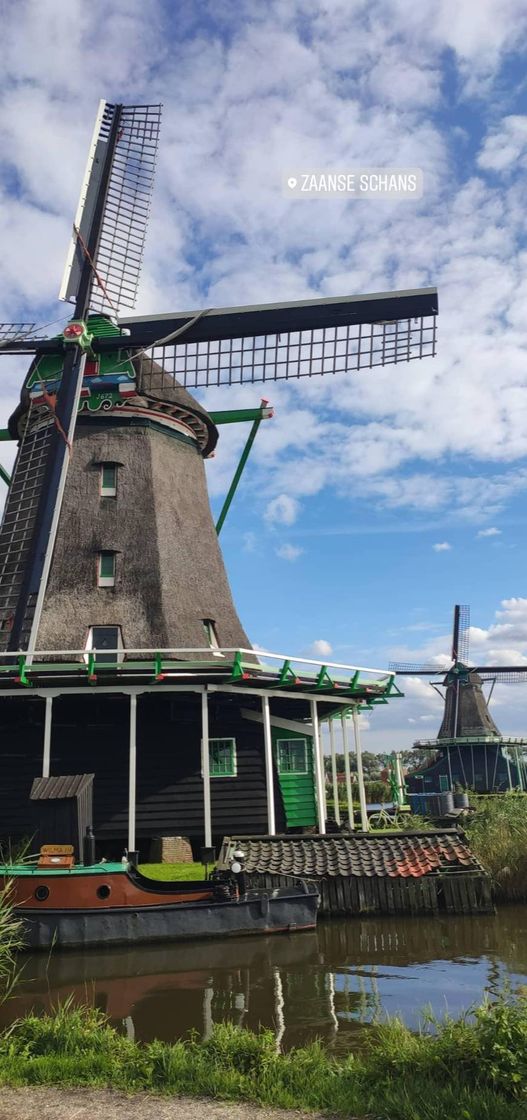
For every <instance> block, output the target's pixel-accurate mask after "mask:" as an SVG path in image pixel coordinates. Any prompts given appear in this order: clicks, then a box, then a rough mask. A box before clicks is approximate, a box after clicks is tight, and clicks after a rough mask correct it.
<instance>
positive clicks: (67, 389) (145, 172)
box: [0, 101, 160, 650]
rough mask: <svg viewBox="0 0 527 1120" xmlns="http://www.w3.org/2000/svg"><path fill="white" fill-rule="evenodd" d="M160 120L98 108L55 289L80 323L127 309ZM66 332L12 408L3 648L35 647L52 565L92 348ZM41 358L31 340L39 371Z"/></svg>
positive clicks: (2, 557) (2, 550) (0, 552)
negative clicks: (38, 385)
mask: <svg viewBox="0 0 527 1120" xmlns="http://www.w3.org/2000/svg"><path fill="white" fill-rule="evenodd" d="M159 119H160V106H158V105H155V106H142V107H138V106H127V107H125V106H122V105H110V104H109V103H107V102H104V101H103V102H101V104H100V106H99V112H98V115H97V120H96V124H95V132H94V136H93V139H92V144H91V148H90V153H89V158H88V166H87V170H86V175H85V178H84V182H83V186H82V190H81V199H80V203H79V208H78V211H77V215H76V219H75V223H74V233H73V240H72V245H71V247H70V251H69V254H68V261H67V265H66V272H65V276H64V280H63V284H62V288H61V297H62V298H63V299H65V300H73V301H74V302H75V318H76V319H77V320H84V319H85V318H86V316H87V313H88V310H89V309H90V307H97V308H104V309H105V310H106V311H113V313H114V314H115V315H116V314H117V309H118V307H119V306H120V305H122V306H128V307H131V306H133V303H134V300H135V295H136V290H137V284H138V279H139V271H140V266H141V258H142V251H143V243H144V238H145V231H146V222H147V217H148V209H149V204H150V194H151V190H152V183H153V174H154V168H155V156H156V151H157V141H158V136H159ZM76 332H78V333H77V334H76ZM80 336H82V338H81V337H80ZM64 338H66V339H67V341H68V343H69V347H68V348H67V349H66V351H64V339H60V340H59V342H57V343H53V344H52V345H55V352H56V354H59V355H60V354H61V353H62V354H63V357H62V358H59V360H58V368H57V369H56V372H55V383H54V390H53V392H50V386H49V384H46V378H45V376H44V375H42V376H43V384H42V402H41V404H40V405H39V407H38V408H36V409H35V408H34V407H33V404H32V401H31V397H30V393H29V392H28V383H27V382H26V385H25V386H24V389H23V391H22V399H21V403H20V406H19V409H18V410H17V413H18V415H17V417H16V422H17V423H18V426H19V433H20V428H21V430H22V433H23V441H22V444H21V447H20V451H19V456H18V459H17V462H16V465H15V471H14V476H13V481H12V486H11V490H10V493H9V496H8V501H7V503H6V507H5V511H4V517H3V520H2V525H1V526H0V649H4V650H5V649H29V650H31V649H32V648H34V645H35V641H36V636H37V633H38V627H39V622H40V615H41V612H42V607H43V603H44V596H45V592H46V587H47V581H48V576H49V572H50V567H51V560H52V555H53V549H54V545H55V538H56V533H57V529H58V523H59V517H60V512H61V506H62V499H63V495H64V489H65V485H66V476H67V472H68V466H69V459H70V454H71V448H72V444H73V438H74V433H75V424H76V417H77V410H78V406H79V401H80V397H81V391H82V384H83V373H84V367H85V362H86V348H87V345H88V338H87V337H86V338H85V337H84V329H83V328H82V327H81V326H79V327H77V326H74V327H73V335H72V337H71V338H68V337H67V331H66V333H65V336H64ZM15 342H16V339H15ZM4 348H5V349H7V347H4ZM43 358H44V351H43V350H42V351H41V352H40V353H39V348H38V346H37V358H36V363H35V365H36V368H37V369H38V368H39V364H40V363H41V362H42V360H43ZM33 369H34V367H32V370H33ZM30 378H31V371H30V374H29V376H28V380H29V379H30ZM13 421H15V418H12V422H13Z"/></svg>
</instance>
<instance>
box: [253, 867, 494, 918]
mask: <svg viewBox="0 0 527 1120" xmlns="http://www.w3.org/2000/svg"><path fill="white" fill-rule="evenodd" d="M312 878H313V881H314V882H316V883H317V886H318V889H319V891H320V914H321V916H323V917H331V916H336V915H343V914H352V915H353V914H354V915H359V914H438V913H439V912H442V913H445V911H446V913H449V914H481V913H483V914H486V913H493V910H494V907H493V904H492V898H491V890H490V882H489V880H488V878H487V876H485V875H481V874H480V873H478V872H476V873H467V874H464V873H462V872H460V873H459V874H451V873H450V874H447V875H444V876H441V875H424V876H423V877H422V878H420V879H414V878H402V877H401V878H391V877H390V876H376V875H375V876H371V877H369V876H366V875H364V876H362V877H360V876H355V875H350V876H348V877H346V876H343V875H327V876H325V877H324V878H320V879H319V878H314V877H312ZM249 879H250V882H251V885H252V886H259V887H267V888H269V889H270V888H274V887H279V886H284V885H286V884H292V883H294V882H295V881H296V880H295V879H294V878H292V877H291V876H287V875H269V874H258V873H256V872H253V873H251V875H250V876H249Z"/></svg>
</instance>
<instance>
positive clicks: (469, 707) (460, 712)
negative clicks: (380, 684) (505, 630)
mask: <svg viewBox="0 0 527 1120" xmlns="http://www.w3.org/2000/svg"><path fill="white" fill-rule="evenodd" d="M469 660H470V608H469V607H468V606H462V605H456V607H455V608H454V628H453V634H452V665H451V666H450V668H449V669H447V670H446V671H445V670H444V669H440V668H438V666H437V665H432V664H426V665H416V664H413V663H410V662H392V664H391V665H390V668H391V669H394V670H395V671H396V673H397V674H398V675H399V676H405V677H442V678H443V679H442V681H441V682H440V683H439V682H437V681H432V682H431V683H432V685H433V687H434V688H435V689H436V691H437V692H438V693H439V695H440V696H441V697H442V699H443V700H444V704H445V708H444V714H443V720H442V723H441V727H440V728H439V731H438V734H437V739H432V740H418V741H417V742H416V743H415V746H416V748H421V749H423V748H430V749H435V750H436V751H438V752H439V755H440V757H439V759H438V760H437V761H436V762H435V763H432V765H431V766H429V767H428V768H426V769H425V770H424V771H423V783H425V784H426V786H430V792H432V784H433V786H434V789H438V790H439V789H443V788H444V789H452V788H453V786H454V785H455V784H460V785H462V786H463V788H465V789H467V788H471V789H478V790H481V791H491V790H496V789H506V788H509V789H510V788H512V787H513V786H514V787H516V786H519V787H520V788H527V774H526V772H525V766H524V763H523V757H522V754H523V749H524V747H525V746H527V740H525V739H517V738H506V737H504V736H502V735H501V732H500V731H499V730H498V728H497V727H496V724H495V723H494V720H493V719H492V716H491V715H490V712H489V708H488V704H489V701H490V698H491V696H492V692H493V690H494V685H495V684H496V683H497V682H500V683H502V684H516V683H522V682H525V681H527V666H521V665H470V664H469ZM487 683H490V685H491V687H490V692H489V695H488V697H487V698H485V695H484V692H483V685H484V684H487ZM416 783H417V780H416V778H412V777H411V775H410V776H409V778H408V785H409V787H410V788H413V787H416ZM447 783H448V784H447ZM419 788H422V787H419ZM415 791H416V792H418V789H417V788H416V790H415Z"/></svg>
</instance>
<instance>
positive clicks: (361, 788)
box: [352, 704, 370, 832]
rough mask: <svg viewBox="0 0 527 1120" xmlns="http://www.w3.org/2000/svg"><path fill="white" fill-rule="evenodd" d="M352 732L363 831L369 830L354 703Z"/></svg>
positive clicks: (357, 715)
mask: <svg viewBox="0 0 527 1120" xmlns="http://www.w3.org/2000/svg"><path fill="white" fill-rule="evenodd" d="M352 714H353V733H354V736H355V753H356V755H357V779H358V783H359V800H360V820H361V826H362V831H363V832H368V831H369V827H370V825H369V821H368V810H367V808H366V790H365V788H364V772H363V769H362V751H361V742H360V729H359V713H358V711H357V706H356V704H354V705H353V709H352Z"/></svg>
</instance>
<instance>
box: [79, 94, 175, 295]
mask: <svg viewBox="0 0 527 1120" xmlns="http://www.w3.org/2000/svg"><path fill="white" fill-rule="evenodd" d="M116 120H117V123H118V130H117V135H116V142H115V148H114V153H113V159H112V168H111V172H110V177H109V180H108V184H107V187H106V199H105V204H104V211H103V213H102V215H98V214H97V199H98V192H99V189H100V185H101V177H102V173H103V167H104V158H105V155H106V150H107V148H108V145H109V143H110V141H111V132H112V127H113V126H114V122H116ZM160 120H161V106H160V105H129V106H124V105H117V106H116V105H110V104H109V103H108V102H106V101H101V103H100V106H99V111H98V114H97V120H96V122H95V130H94V134H93V138H92V142H91V146H90V153H89V157H88V164H87V167H86V172H85V176H84V180H83V184H82V188H81V194H80V199H79V206H78V209H77V214H76V216H75V222H74V228H73V234H72V240H71V245H70V249H69V253H68V257H67V261H66V269H65V272H64V277H63V280H62V286H61V289H60V293H59V298H60V299H63V300H69V301H71V302H75V300H76V299H77V296H78V293H79V287H80V281H81V276H82V270H83V266H84V263H85V251H84V246H88V245H89V243H90V240H91V237H92V234H93V231H94V228H95V224H96V223H97V222H99V228H98V230H97V243H96V247H95V250H94V252H93V253H91V254H90V255H91V257H92V260H93V263H94V266H95V275H94V280H95V282H94V284H93V287H92V292H91V297H90V300H89V306H90V308H91V310H92V311H105V312H106V313H109V314H112V313H113V314H116V313H117V311H118V310H119V309H120V308H123V307H129V308H132V307H134V305H135V301H136V297H137V286H138V283H139V275H140V271H141V262H142V256H143V248H144V242H145V236H146V227H147V222H148V215H149V210H150V199H151V195H152V189H153V185H154V173H155V165H156V155H157V146H158V141H159V126H160ZM77 231H78V232H77ZM79 234H80V236H79Z"/></svg>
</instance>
